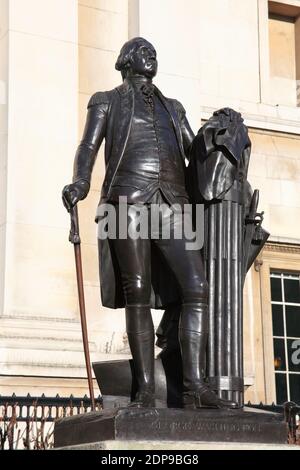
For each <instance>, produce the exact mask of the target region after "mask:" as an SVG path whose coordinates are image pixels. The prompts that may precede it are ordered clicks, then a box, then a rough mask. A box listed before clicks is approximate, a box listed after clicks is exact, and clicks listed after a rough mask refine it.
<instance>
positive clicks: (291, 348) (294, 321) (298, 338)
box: [271, 271, 300, 404]
mask: <svg viewBox="0 0 300 470" xmlns="http://www.w3.org/2000/svg"><path fill="white" fill-rule="evenodd" d="M271 304H272V324H273V350H274V372H275V385H276V402H277V403H278V404H282V403H284V402H285V401H288V400H291V401H295V402H297V403H300V274H290V273H286V272H276V271H271Z"/></svg>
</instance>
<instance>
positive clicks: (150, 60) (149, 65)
mask: <svg viewBox="0 0 300 470" xmlns="http://www.w3.org/2000/svg"><path fill="white" fill-rule="evenodd" d="M115 67H116V69H117V70H120V72H121V74H122V77H123V79H124V78H126V77H130V76H133V75H142V76H144V77H147V78H150V79H152V78H153V77H155V75H156V73H157V60H156V50H155V49H154V47H153V46H152V44H150V42H148V41H147V40H146V39H144V38H133V39H130V41H127V42H125V44H124V45H123V47H122V49H121V51H120V54H119V57H118V60H117V62H116V65H115Z"/></svg>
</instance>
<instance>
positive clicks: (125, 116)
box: [107, 80, 134, 195]
mask: <svg viewBox="0 0 300 470" xmlns="http://www.w3.org/2000/svg"><path fill="white" fill-rule="evenodd" d="M117 91H118V93H119V94H120V107H119V108H118V110H117V112H119V116H116V118H117V122H118V125H117V126H116V128H115V132H114V140H115V144H114V151H113V155H112V157H111V158H110V160H109V168H107V172H108V173H110V174H109V175H108V177H109V179H110V184H109V188H108V193H109V192H110V188H111V186H112V184H113V181H114V179H115V176H116V173H117V171H118V168H119V165H120V162H121V160H122V158H123V155H124V151H125V148H126V144H127V140H128V137H129V133H130V128H131V123H132V117H133V113H134V96H133V89H132V87H130V85H129V83H128V82H127V80H125V81H124V83H122V85H120V86H118V87H117ZM108 195H109V194H108Z"/></svg>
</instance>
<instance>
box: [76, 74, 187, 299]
mask: <svg viewBox="0 0 300 470" xmlns="http://www.w3.org/2000/svg"><path fill="white" fill-rule="evenodd" d="M155 92H156V94H157V95H158V96H159V98H160V100H161V102H162V103H163V105H164V106H165V108H166V110H167V111H168V113H169V114H170V117H171V120H172V123H173V126H174V131H175V135H176V138H177V141H178V146H179V149H180V153H181V156H182V159H183V161H184V162H185V158H188V154H189V149H190V146H191V143H192V141H193V138H194V134H193V132H192V130H191V128H190V126H189V123H188V121H187V119H186V116H185V110H184V108H183V106H182V105H181V104H180V103H179V102H178V101H177V100H173V99H169V98H166V97H164V96H163V95H162V93H161V92H160V91H159V90H158V88H156V87H155ZM133 115H134V92H133V88H132V85H131V84H130V82H129V81H127V80H125V81H124V83H123V84H122V85H120V86H119V87H117V88H115V89H113V90H110V91H107V92H98V93H95V94H94V95H93V96H92V97H91V99H90V101H89V103H88V114H87V120H86V126H85V130H84V134H83V138H82V141H81V143H80V145H79V147H78V150H77V153H76V157H75V162H74V177H73V181H77V180H79V179H84V180H86V181H88V182H90V179H91V173H92V169H93V165H94V162H95V159H96V155H97V153H98V150H99V148H100V145H101V143H102V141H103V139H104V138H105V166H106V172H105V177H104V182H103V185H102V190H101V199H100V202H99V204H100V203H102V202H106V201H108V200H109V196H110V193H111V188H112V185H113V182H114V179H115V177H116V175H117V171H118V167H119V164H120V162H121V160H122V157H123V155H124V151H125V148H126V144H127V140H128V137H129V133H130V129H131V124H132V118H133ZM174 191H175V189H174ZM96 222H97V218H96ZM98 248H99V272H100V286H101V300H102V304H103V305H104V306H105V307H109V308H121V307H124V305H125V299H124V295H123V290H122V283H121V278H120V272H119V266H118V260H117V259H116V256H115V253H114V250H113V247H112V244H111V242H110V240H109V239H105V240H100V239H99V240H98ZM151 284H152V289H151V306H152V308H166V307H167V306H168V305H170V304H173V303H174V302H178V301H180V298H179V289H178V285H177V282H176V279H175V277H174V275H173V274H172V272H171V271H170V269H169V267H168V266H167V265H166V263H165V262H164V260H163V259H162V257H161V256H160V253H159V252H158V250H157V248H156V247H155V246H152V247H151Z"/></svg>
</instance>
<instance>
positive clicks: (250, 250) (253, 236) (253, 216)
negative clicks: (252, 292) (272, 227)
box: [244, 189, 270, 277]
mask: <svg viewBox="0 0 300 470" xmlns="http://www.w3.org/2000/svg"><path fill="white" fill-rule="evenodd" d="M258 202H259V190H258V189H255V190H254V192H253V196H252V199H251V204H250V209H249V214H248V216H247V217H246V221H245V222H246V230H245V238H244V277H245V276H246V274H247V272H248V270H249V269H250V267H251V266H252V264H253V262H254V260H255V258H256V257H257V256H258V255H259V253H260V251H261V250H262V248H263V246H264V244H265V243H266V241H267V239H268V238H269V236H270V234H269V232H267V231H266V230H265V229H264V228H263V227H262V226H261V224H262V221H263V215H264V213H263V212H257V207H258Z"/></svg>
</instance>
